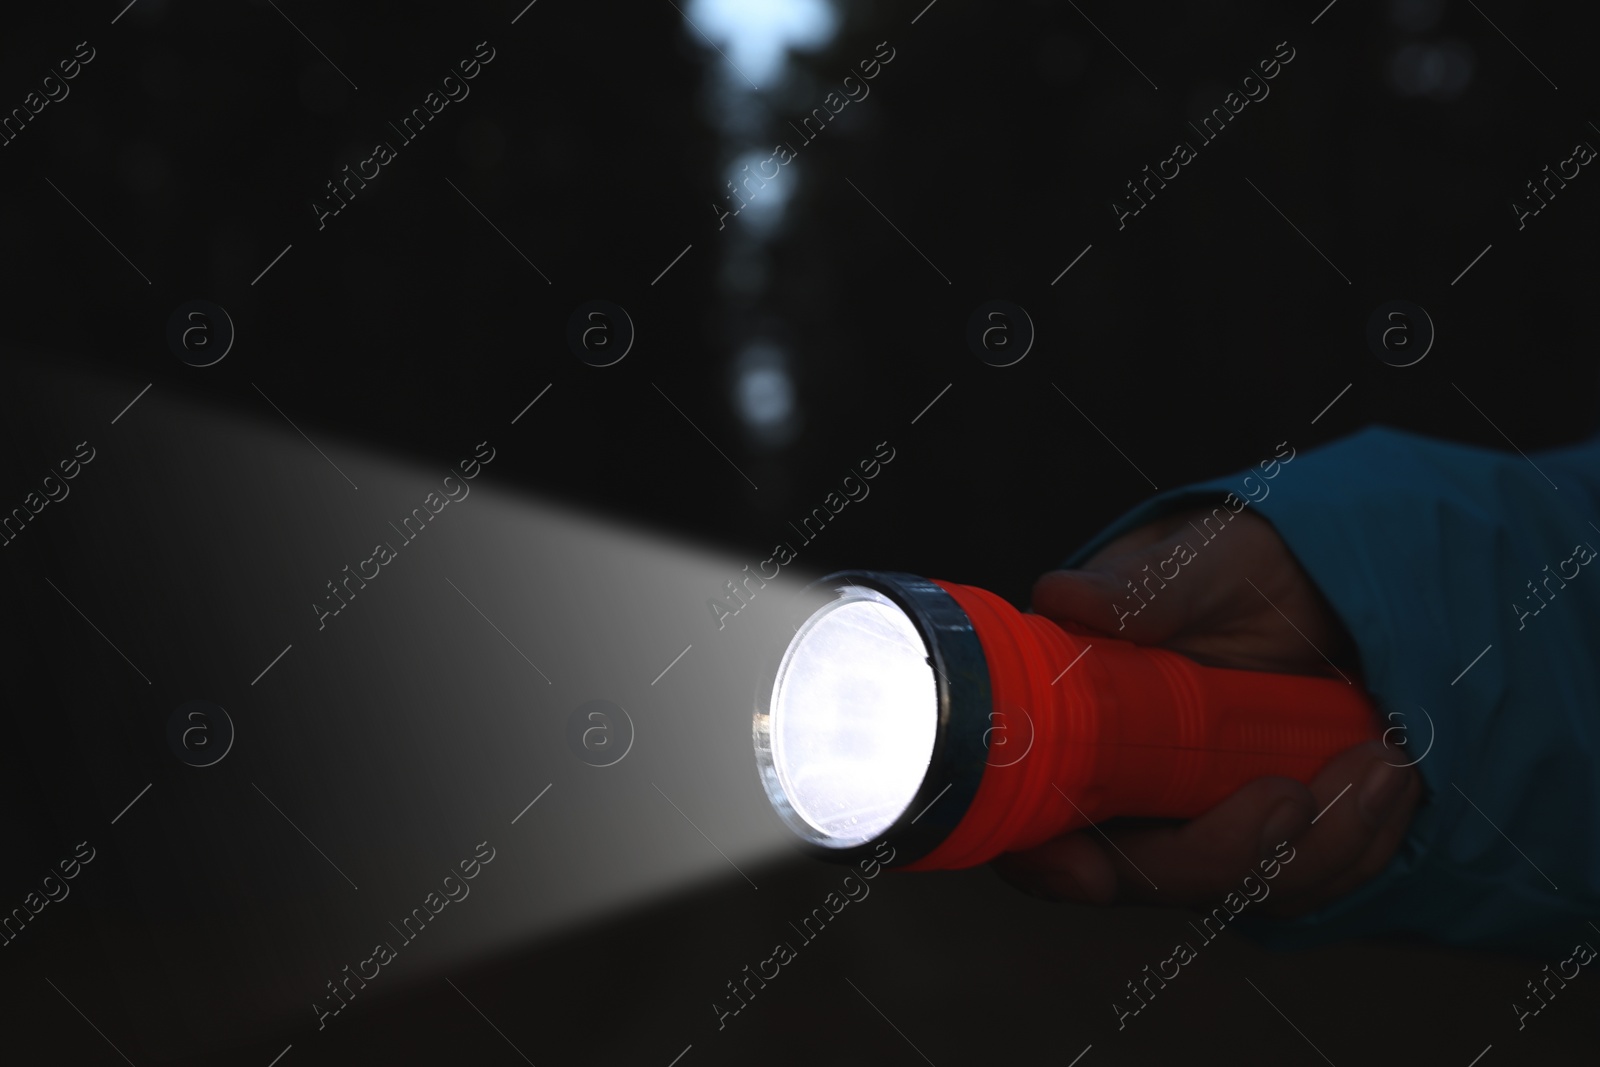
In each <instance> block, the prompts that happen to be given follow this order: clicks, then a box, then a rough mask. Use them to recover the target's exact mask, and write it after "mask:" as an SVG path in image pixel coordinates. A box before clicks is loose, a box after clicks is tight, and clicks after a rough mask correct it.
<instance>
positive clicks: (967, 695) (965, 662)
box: [754, 571, 1378, 870]
mask: <svg viewBox="0 0 1600 1067" xmlns="http://www.w3.org/2000/svg"><path fill="white" fill-rule="evenodd" d="M794 621H795V626H794V629H795V635H794V638H793V640H791V641H790V642H789V644H788V647H787V648H786V649H785V650H784V652H783V655H782V658H781V659H778V660H776V661H775V662H774V663H773V664H772V665H770V666H769V668H768V669H767V670H766V672H765V673H764V677H763V679H762V682H761V685H760V688H759V689H758V691H757V697H756V707H755V716H754V740H755V750H756V764H757V768H758V771H759V773H760V776H761V782H762V786H763V788H764V789H765V791H766V794H767V798H768V800H770V801H771V803H772V806H773V808H774V809H775V810H776V812H777V814H778V816H779V818H780V819H782V821H783V822H784V823H785V824H786V825H787V826H788V827H789V829H791V830H792V831H794V833H795V834H796V835H797V836H798V837H799V838H800V840H801V841H802V843H803V845H804V847H805V848H806V849H807V850H808V851H810V852H812V853H813V854H814V855H818V856H821V857H823V858H825V859H831V860H837V861H839V862H844V863H851V862H855V861H857V860H860V859H864V858H866V857H867V856H868V855H870V854H871V852H872V850H873V848H874V847H875V846H876V845H877V844H878V843H879V842H880V841H888V842H889V843H890V844H891V845H892V846H893V849H894V857H895V862H894V864H893V865H894V866H896V867H904V868H907V869H912V870H948V869H955V868H960V867H971V866H976V865H977V864H980V863H987V862H988V861H989V860H991V859H993V858H995V857H996V856H998V855H1000V854H1001V853H1002V852H1012V851H1015V850H1018V849H1025V848H1030V847H1032V846H1034V845H1037V844H1040V843H1042V842H1044V841H1047V840H1049V839H1050V838H1052V837H1055V836H1056V835H1058V834H1061V833H1065V832H1067V831H1069V830H1074V829H1077V828H1079V827H1082V826H1086V825H1089V824H1090V823H1097V822H1101V821H1103V820H1105V819H1109V818H1112V817H1116V816H1142V817H1161V818H1193V817H1194V816H1196V815H1199V814H1201V813H1203V812H1205V811H1206V810H1207V809H1209V808H1211V807H1213V806H1214V805H1216V804H1217V803H1219V802H1220V801H1222V800H1223V799H1224V798H1226V797H1227V796H1229V795H1230V794H1231V793H1233V792H1234V791H1235V790H1236V789H1238V788H1239V787H1240V786H1242V785H1244V784H1245V783H1246V782H1249V781H1252V780H1253V779H1256V778H1262V777H1268V776H1281V777H1287V778H1294V779H1297V780H1299V781H1301V782H1309V781H1310V780H1311V779H1312V777H1313V776H1315V775H1316V773H1317V772H1318V771H1319V770H1320V769H1321V768H1322V767H1323V765H1325V764H1326V763H1327V761H1328V760H1329V759H1330V758H1331V757H1332V756H1334V755H1335V754H1336V753H1338V752H1341V751H1343V750H1345V749H1347V748H1351V747H1353V746H1355V745H1358V744H1360V743H1362V742H1363V741H1367V740H1371V739H1374V738H1376V737H1377V736H1378V730H1377V715H1376V713H1375V711H1374V710H1373V707H1372V705H1371V703H1370V702H1369V701H1368V700H1367V698H1366V697H1365V696H1364V695H1363V694H1362V693H1361V692H1360V691H1359V690H1358V689H1356V688H1355V687H1354V686H1352V685H1349V684H1347V683H1344V682H1339V681H1334V680H1331V679H1326V678H1311V677H1302V676H1297V675H1286V674H1273V673H1266V672H1261V671H1243V670H1230V669H1225V668H1219V667H1206V666H1203V665H1201V664H1199V663H1196V662H1195V661H1193V660H1191V659H1189V658H1187V657H1186V656H1182V655H1180V654H1178V653H1176V652H1171V651H1168V650H1166V649H1161V648H1151V647H1148V646H1142V645H1136V644H1133V643H1132V642H1130V641H1123V640H1121V639H1119V638H1115V637H1109V636H1106V635H1103V634H1097V633H1092V632H1090V631H1088V630H1082V629H1078V628H1074V627H1070V626H1062V625H1060V624H1057V623H1055V622H1052V621H1051V620H1049V619H1046V618H1044V617H1043V616H1040V615H1032V614H1024V613H1022V612H1020V611H1018V610H1017V609H1015V608H1013V607H1012V606H1011V605H1010V604H1008V603H1007V602H1006V601H1005V600H1003V599H1002V598H1000V597H998V596H996V595H995V594H993V593H991V592H988V591H987V590H984V589H978V588H975V587H973V586H965V585H957V584H955V583H953V582H945V581H936V580H933V579H928V578H920V577H917V576H915V575H910V574H897V573H888V572H877V571H841V572H839V573H836V574H832V575H829V576H828V577H826V578H823V579H820V580H819V581H817V582H813V583H812V584H811V585H810V586H808V587H807V588H806V589H805V590H804V592H803V593H802V594H801V597H800V602H799V605H798V607H797V609H796V611H795V615H794Z"/></svg>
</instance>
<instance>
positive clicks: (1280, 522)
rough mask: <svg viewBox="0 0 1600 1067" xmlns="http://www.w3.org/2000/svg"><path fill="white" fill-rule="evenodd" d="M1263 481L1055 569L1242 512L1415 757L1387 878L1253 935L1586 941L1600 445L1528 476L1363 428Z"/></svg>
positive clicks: (1596, 703) (1598, 910)
mask: <svg viewBox="0 0 1600 1067" xmlns="http://www.w3.org/2000/svg"><path fill="white" fill-rule="evenodd" d="M1262 466H1263V470H1256V469H1251V470H1248V471H1243V472H1240V473H1239V474H1237V475H1234V476H1231V477H1226V478H1220V479H1217V480H1215V481H1209V482H1202V483H1199V484H1197V485H1193V486H1188V487H1186V488H1183V489H1177V490H1172V491H1168V492H1166V493H1163V494H1161V495H1159V496H1156V497H1153V498H1152V499H1150V500H1147V501H1145V502H1144V503H1143V504H1142V505H1140V506H1139V507H1137V508H1135V509H1134V510H1133V511H1131V512H1129V513H1128V514H1126V515H1124V516H1123V517H1122V518H1121V519H1119V520H1118V521H1117V522H1116V523H1114V524H1113V525H1111V526H1110V527H1109V528H1107V529H1106V530H1104V531H1102V532H1101V533H1100V534H1099V535H1098V536H1097V537H1096V538H1095V539H1094V540H1093V541H1091V542H1090V543H1089V544H1087V545H1085V546H1084V547H1083V548H1082V549H1080V550H1079V551H1078V552H1076V553H1074V554H1073V556H1072V557H1071V558H1070V559H1068V560H1067V563H1066V566H1068V567H1075V566H1081V565H1082V562H1083V561H1084V560H1085V559H1087V558H1088V557H1089V556H1090V555H1092V554H1093V553H1094V552H1096V551H1098V550H1099V549H1100V548H1101V547H1103V546H1104V545H1105V543H1106V542H1107V541H1109V540H1110V539H1111V538H1113V537H1116V536H1118V535H1120V534H1122V533H1125V532H1127V531H1128V530H1130V529H1132V528H1134V527H1136V526H1139V525H1142V524H1143V523H1145V522H1148V521H1150V520H1151V519H1153V518H1156V517H1157V516H1159V515H1160V514H1162V513H1164V512H1166V511H1170V510H1174V509H1176V508H1179V507H1185V506H1190V505H1196V504H1201V503H1205V504H1208V505H1209V504H1212V503H1215V501H1216V498H1217V497H1218V496H1219V495H1221V494H1224V493H1227V492H1233V493H1236V494H1238V495H1239V496H1240V497H1242V498H1244V499H1247V500H1251V501H1252V502H1253V506H1254V507H1256V508H1257V509H1258V510H1259V512H1260V514H1261V515H1262V516H1263V517H1264V518H1266V519H1268V520H1269V521H1270V522H1271V523H1272V525H1273V526H1274V527H1275V528H1276V529H1277V531H1278V533H1279V535H1280V536H1281V537H1282V538H1283V540H1284V542H1285V544H1287V545H1288V547H1289V550H1290V551H1291V552H1292V553H1293V554H1294V556H1295V558H1296V559H1298V560H1299V561H1300V563H1301V565H1302V566H1303V567H1304V568H1305V570H1306V572H1307V573H1308V574H1309V575H1310V576H1311V578H1312V580H1313V581H1314V582H1315V583H1316V585H1317V586H1318V588H1319V589H1321V590H1322V592H1323V593H1324V594H1325V595H1326V597H1327V598H1328V601H1329V602H1330V603H1331V604H1332V606H1333V610H1334V612H1335V613H1336V614H1337V615H1338V616H1339V618H1340V619H1341V620H1342V621H1343V622H1344V624H1345V626H1346V627H1347V628H1348V629H1349V631H1350V633H1351V635H1352V636H1353V637H1354V639H1355V642H1356V645H1357V647H1358V650H1359V655H1360V662H1361V669H1362V672H1363V674H1364V676H1365V677H1364V681H1365V684H1366V686H1367V689H1368V691H1369V692H1370V694H1371V695H1372V696H1373V698H1374V701H1375V703H1377V705H1378V707H1379V710H1380V711H1381V712H1384V713H1386V714H1387V715H1388V716H1389V719H1388V721H1387V722H1386V723H1385V724H1384V725H1403V726H1404V730H1405V742H1406V745H1407V748H1406V750H1405V751H1406V753H1407V755H1406V756H1405V757H1404V758H1406V759H1411V760H1416V759H1418V758H1419V757H1421V759H1420V762H1419V763H1417V770H1418V771H1419V772H1420V773H1421V775H1422V778H1423V780H1424V783H1425V785H1426V793H1425V796H1424V800H1423V803H1422V804H1421V805H1420V806H1419V807H1418V809H1417V813H1416V816H1415V818H1414V819H1413V821H1412V824H1411V828H1410V831H1409V833H1408V835H1407V837H1406V840H1405V842H1404V843H1403V844H1402V846H1401V848H1400V849H1399V850H1398V851H1397V853H1396V854H1395V856H1394V858H1393V859H1392V860H1391V861H1390V863H1389V865H1388V867H1387V868H1385V870H1384V871H1383V872H1382V873H1381V874H1379V875H1378V876H1377V877H1376V878H1374V879H1373V880H1372V881H1371V882H1369V883H1367V884H1366V885H1364V886H1362V887H1361V888H1360V889H1358V890H1356V891H1355V892H1353V893H1351V894H1349V895H1348V896H1346V897H1344V898H1342V899H1340V900H1339V901H1337V902H1335V903H1334V904H1331V905H1329V906H1327V907H1325V908H1323V909H1322V910H1320V911H1318V912H1316V913H1314V914H1311V915H1308V916H1304V917H1302V918H1299V919H1294V920H1266V919H1257V920H1255V921H1254V922H1252V923H1251V924H1249V927H1248V928H1249V930H1250V931H1251V932H1252V933H1253V934H1254V935H1255V936H1257V937H1260V938H1262V939H1263V940H1266V941H1268V942H1269V943H1273V944H1277V945H1280V946H1283V947H1299V946H1304V945H1310V944H1317V943H1322V942H1326V941H1332V940H1336V939H1342V938H1346V937H1357V936H1364V935H1372V934H1383V933H1412V934H1420V935H1422V936H1425V937H1428V938H1433V939H1436V940H1439V941H1443V942H1449V943H1454V944H1463V945H1468V944H1470V945H1476V946H1480V947H1487V948H1506V949H1514V950H1523V951H1537V952H1546V951H1554V950H1558V949H1560V950H1565V949H1566V948H1568V947H1570V946H1571V944H1572V941H1573V939H1574V938H1582V939H1585V940H1596V939H1600V938H1597V935H1600V557H1597V555H1596V551H1595V550H1596V549H1597V548H1600V437H1596V438H1594V439H1592V440H1590V441H1587V442H1585V443H1583V444H1581V445H1576V446H1572V447H1568V448H1562V449H1556V450H1551V451H1547V452H1541V453H1537V454H1535V455H1533V456H1532V457H1523V456H1522V455H1519V454H1516V453H1502V452H1497V451H1490V450H1487V449H1482V448H1476V447H1469V446H1465V445H1459V444H1451V443H1447V442H1444V441H1437V440H1432V439H1428V438H1424V437H1418V436H1416V435H1413V434H1409V433H1402V432H1399V431H1396V430H1389V429H1383V428H1371V429H1367V430H1364V431H1362V432H1360V433H1357V434H1354V435H1352V436H1350V437H1347V438H1344V439H1342V440H1339V441H1335V442H1333V443H1331V444H1329V445H1326V446H1323V447H1322V448H1318V449H1316V450H1313V451H1308V452H1305V453H1301V454H1299V455H1297V456H1295V457H1294V458H1292V459H1291V461H1290V462H1289V463H1288V464H1285V465H1282V466H1277V467H1272V468H1267V467H1266V465H1265V464H1263V465H1262ZM1264 469H1271V470H1272V471H1273V476H1272V478H1271V479H1270V480H1269V479H1268V478H1267V477H1266V476H1265V474H1264ZM1246 479H1248V481H1246ZM1480 654H1481V656H1480ZM1284 713H1285V714H1293V709H1292V708H1285V709H1284ZM1396 738H1397V735H1395V734H1392V735H1391V736H1390V740H1391V741H1394V740H1396ZM1429 745H1431V747H1428V746H1429ZM1424 752H1426V755H1423V753H1424ZM1591 921H1593V922H1594V923H1595V924H1596V925H1595V926H1591V925H1589V924H1590V922H1591Z"/></svg>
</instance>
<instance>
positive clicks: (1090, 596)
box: [1033, 539, 1196, 645]
mask: <svg viewBox="0 0 1600 1067" xmlns="http://www.w3.org/2000/svg"><path fill="white" fill-rule="evenodd" d="M1173 551H1174V546H1173V544H1172V543H1171V540H1170V539H1164V540H1163V541H1161V542H1159V543H1157V544H1154V545H1151V546H1149V547H1147V548H1141V549H1138V550H1136V551H1133V552H1129V553H1127V554H1124V555H1119V556H1116V557H1115V558H1112V559H1108V560H1105V561H1104V562H1095V563H1091V564H1090V565H1089V566H1088V567H1086V568H1083V569H1081V570H1059V571H1048V572H1046V573H1045V574H1043V575H1041V576H1040V577H1039V580H1038V581H1037V582H1035V583H1034V585H1033V610H1034V611H1035V612H1037V613H1038V614H1040V615H1043V616H1045V617H1046V618H1048V619H1050V620H1051V621H1053V622H1057V623H1062V624H1076V625H1079V626H1086V627H1088V628H1090V629H1092V630H1097V631H1099V632H1101V633H1106V634H1110V635H1112V636H1113V637H1121V638H1123V639H1124V640H1128V641H1133V642H1136V643H1138V644H1143V645H1156V644H1161V643H1163V642H1165V641H1167V640H1169V639H1170V638H1172V637H1173V636H1174V635H1175V634H1177V633H1179V632H1180V631H1181V630H1183V629H1184V628H1185V627H1186V626H1188V625H1189V623H1190V622H1192V621H1193V618H1194V614H1195V610H1196V609H1195V606H1194V600H1193V598H1194V594H1195V591H1196V589H1195V583H1194V582H1192V581H1191V582H1189V583H1188V588H1187V589H1186V588H1185V587H1184V584H1183V583H1181V582H1173V581H1171V580H1170V578H1171V577H1173V576H1176V575H1177V574H1178V573H1179V572H1178V570H1177V567H1176V565H1175V564H1174V563H1173V561H1172V554H1173ZM1163 565H1165V567H1163ZM1163 571H1165V576H1163Z"/></svg>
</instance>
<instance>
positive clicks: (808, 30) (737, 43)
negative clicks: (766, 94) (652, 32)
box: [685, 0, 839, 85]
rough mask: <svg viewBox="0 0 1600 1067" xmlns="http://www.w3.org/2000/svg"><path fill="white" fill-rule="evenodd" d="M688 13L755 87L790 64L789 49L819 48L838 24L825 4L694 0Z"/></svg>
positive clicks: (806, 0) (809, 0)
mask: <svg viewBox="0 0 1600 1067" xmlns="http://www.w3.org/2000/svg"><path fill="white" fill-rule="evenodd" d="M685 14H686V15H687V16H688V17H689V19H690V20H691V21H692V22H693V23H694V25H695V26H698V27H699V28H700V29H701V30H702V31H703V32H704V33H705V35H706V36H707V37H710V38H711V39H712V40H713V41H715V42H717V45H718V47H720V48H722V49H723V51H725V52H726V53H727V55H728V58H729V60H731V61H732V62H733V64H734V65H735V66H737V67H738V68H739V70H740V71H743V72H744V76H745V77H748V78H750V79H751V80H752V81H754V82H755V83H756V84H757V85H761V84H763V82H762V79H768V80H769V81H770V80H771V78H772V76H773V75H774V74H775V73H777V71H778V70H779V68H781V67H782V66H783V65H784V63H785V62H787V61H788V56H787V52H788V50H789V49H790V48H819V47H821V46H822V45H824V44H826V43H827V42H828V41H829V40H830V39H832V37H833V34H834V31H835V30H836V29H837V28H838V24H839V16H838V14H837V12H835V11H834V9H833V6H832V5H831V4H829V3H828V2H827V0H694V2H693V3H691V4H689V5H688V9H687V10H686V11H685ZM690 32H691V33H692V32H693V29H692V28H691V31H690ZM695 36H697V37H698V36H699V35H698V34H696V35H695ZM732 78H733V79H734V80H738V81H739V82H740V84H743V79H740V78H739V76H738V75H737V74H735V75H733V76H732Z"/></svg>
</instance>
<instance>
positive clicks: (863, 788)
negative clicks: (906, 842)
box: [770, 585, 939, 848]
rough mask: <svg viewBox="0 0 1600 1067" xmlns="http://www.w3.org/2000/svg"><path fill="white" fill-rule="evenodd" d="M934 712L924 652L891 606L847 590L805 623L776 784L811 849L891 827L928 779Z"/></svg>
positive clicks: (794, 650)
mask: <svg viewBox="0 0 1600 1067" xmlns="http://www.w3.org/2000/svg"><path fill="white" fill-rule="evenodd" d="M938 708H939V695H938V688H937V685H936V682H935V679H934V672H933V668H932V666H931V664H930V663H929V660H928V648H927V645H926V643H925V642H924V641H923V639H922V636H921V635H920V634H919V633H918V632H917V629H916V627H915V626H914V625H913V624H912V622H911V619H910V618H908V617H907V616H906V614H905V612H904V611H902V610H901V609H900V608H899V607H898V606H896V605H895V603H894V602H893V601H891V600H890V599H889V598H887V597H885V596H884V595H882V594H881V593H879V592H877V591H876V590H873V589H868V588H866V587H864V586H857V585H848V586H844V587H842V588H840V589H839V590H838V599H836V600H834V601H833V602H831V603H829V604H827V605H826V606H824V607H822V608H820V609H819V610H818V611H816V612H815V613H814V614H813V615H812V616H811V617H810V618H809V619H807V620H806V622H805V625H803V626H801V627H800V629H799V631H798V632H797V633H796V635H795V638H794V640H793V641H792V642H790V644H789V648H788V651H787V652H785V653H784V656H783V661H782V663H781V664H780V665H779V668H778V674H777V680H776V683H775V685H774V687H773V693H772V704H771V719H772V721H771V727H770V728H771V744H772V765H773V769H774V770H775V771H776V774H777V778H778V783H779V785H780V786H781V788H782V790H783V793H784V797H785V799H786V800H787V802H788V804H789V806H790V807H791V808H792V809H793V810H794V813H795V814H796V815H798V816H799V817H800V818H801V819H803V820H804V821H805V823H806V824H807V826H809V827H810V828H811V830H812V831H813V832H814V838H813V839H814V840H817V841H818V842H819V843H821V844H824V845H828V846H832V847H836V848H849V847H851V846H854V845H859V844H862V843H863V842H866V841H870V840H872V839H873V838H875V837H877V836H878V835H879V834H881V833H883V831H885V830H886V829H888V828H889V827H890V826H891V825H893V823H894V821H895V820H896V819H898V818H899V817H900V815H901V814H902V813H903V812H904V811H905V810H906V808H907V807H908V806H909V805H910V804H911V801H912V799H913V798H914V797H915V796H916V795H917V790H918V789H919V788H920V787H921V785H922V781H923V778H924V777H925V776H926V775H927V771H928V762H929V760H930V758H931V757H932V754H933V745H934V739H935V733H936V730H937V726H938Z"/></svg>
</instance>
